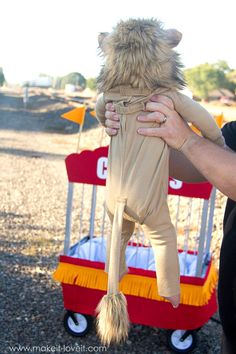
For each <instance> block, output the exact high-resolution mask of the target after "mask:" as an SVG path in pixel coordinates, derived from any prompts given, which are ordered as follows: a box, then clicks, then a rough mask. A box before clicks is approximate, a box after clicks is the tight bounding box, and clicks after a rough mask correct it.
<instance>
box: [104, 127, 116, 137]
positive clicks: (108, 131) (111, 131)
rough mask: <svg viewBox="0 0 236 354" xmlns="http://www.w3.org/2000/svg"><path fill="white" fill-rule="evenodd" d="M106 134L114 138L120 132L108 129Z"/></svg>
mask: <svg viewBox="0 0 236 354" xmlns="http://www.w3.org/2000/svg"><path fill="white" fill-rule="evenodd" d="M105 132H106V133H107V134H108V135H109V136H113V135H116V134H117V133H118V131H117V130H116V129H112V128H106V129H105Z"/></svg>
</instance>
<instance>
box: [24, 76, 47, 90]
mask: <svg viewBox="0 0 236 354" xmlns="http://www.w3.org/2000/svg"><path fill="white" fill-rule="evenodd" d="M52 83H53V79H52V78H51V77H49V76H39V77H36V78H35V79H32V80H27V81H24V82H23V83H22V86H28V87H40V88H49V87H52Z"/></svg>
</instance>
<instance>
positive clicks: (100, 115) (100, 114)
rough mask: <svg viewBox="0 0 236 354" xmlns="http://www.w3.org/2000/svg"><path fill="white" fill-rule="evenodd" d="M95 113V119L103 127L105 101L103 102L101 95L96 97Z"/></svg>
mask: <svg viewBox="0 0 236 354" xmlns="http://www.w3.org/2000/svg"><path fill="white" fill-rule="evenodd" d="M95 111H96V118H97V119H98V121H99V122H100V123H101V124H102V125H103V126H104V127H105V111H106V109H105V101H104V95H103V94H101V95H100V96H99V97H98V100H97V103H96V107H95Z"/></svg>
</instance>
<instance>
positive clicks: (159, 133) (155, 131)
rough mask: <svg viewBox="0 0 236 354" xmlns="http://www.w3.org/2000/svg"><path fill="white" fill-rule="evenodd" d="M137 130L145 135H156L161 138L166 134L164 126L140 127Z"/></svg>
mask: <svg viewBox="0 0 236 354" xmlns="http://www.w3.org/2000/svg"><path fill="white" fill-rule="evenodd" d="M137 132H138V134H140V135H145V136H155V137H159V138H162V137H163V136H164V128H138V130H137Z"/></svg>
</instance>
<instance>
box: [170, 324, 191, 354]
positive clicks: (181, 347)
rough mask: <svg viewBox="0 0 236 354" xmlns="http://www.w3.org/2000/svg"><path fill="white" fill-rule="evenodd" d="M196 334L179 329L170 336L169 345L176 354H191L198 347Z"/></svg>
mask: <svg viewBox="0 0 236 354" xmlns="http://www.w3.org/2000/svg"><path fill="white" fill-rule="evenodd" d="M196 339H197V337H196V333H194V332H193V331H186V330H181V329H177V330H175V331H171V332H170V333H169V335H168V344H169V346H170V348H171V349H172V350H173V351H174V352H175V353H189V352H190V351H192V350H193V349H194V347H195V346H196Z"/></svg>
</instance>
